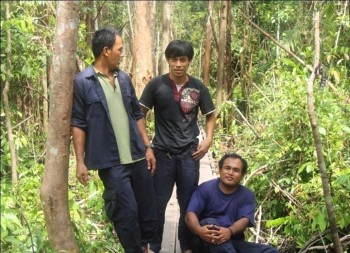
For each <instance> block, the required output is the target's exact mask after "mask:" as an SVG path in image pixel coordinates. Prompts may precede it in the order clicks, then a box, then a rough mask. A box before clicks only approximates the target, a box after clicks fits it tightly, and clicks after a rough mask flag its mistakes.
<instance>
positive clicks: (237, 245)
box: [185, 153, 277, 253]
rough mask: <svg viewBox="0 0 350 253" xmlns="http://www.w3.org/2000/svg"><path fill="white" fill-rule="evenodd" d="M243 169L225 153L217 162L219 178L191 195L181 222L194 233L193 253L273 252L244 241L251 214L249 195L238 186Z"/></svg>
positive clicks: (238, 159)
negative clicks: (183, 220)
mask: <svg viewBox="0 0 350 253" xmlns="http://www.w3.org/2000/svg"><path fill="white" fill-rule="evenodd" d="M247 167H248V165H247V162H246V161H245V160H244V159H243V158H242V157H241V156H240V155H238V154H236V153H231V154H226V155H224V156H223V157H222V158H221V160H220V161H219V173H220V177H219V178H217V179H212V180H209V181H207V182H204V183H202V184H201V185H200V186H199V187H198V188H197V189H196V190H195V192H194V193H193V195H192V197H191V199H190V202H189V205H188V208H187V213H186V218H185V220H186V224H187V225H188V227H189V228H190V229H191V230H192V231H193V233H194V234H195V236H194V238H193V244H194V246H193V252H194V253H205V252H210V253H236V252H239V253H277V250H276V249H275V248H273V247H271V246H268V245H264V244H258V243H252V242H246V241H245V240H244V234H243V232H244V230H245V229H246V228H247V227H252V226H253V225H254V211H255V196H254V194H253V192H252V191H250V190H249V189H248V188H246V187H244V186H243V185H241V184H240V182H241V179H242V178H243V176H244V175H245V174H246V172H247Z"/></svg>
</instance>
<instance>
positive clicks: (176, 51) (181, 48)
mask: <svg viewBox="0 0 350 253" xmlns="http://www.w3.org/2000/svg"><path fill="white" fill-rule="evenodd" d="M193 55H194V52H193V47H192V44H191V43H190V42H188V41H184V40H173V41H171V42H170V43H169V45H168V46H167V47H166V49H165V58H167V59H170V58H175V57H180V56H187V58H188V59H189V60H190V61H192V59H193Z"/></svg>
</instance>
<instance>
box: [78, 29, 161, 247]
mask: <svg viewBox="0 0 350 253" xmlns="http://www.w3.org/2000/svg"><path fill="white" fill-rule="evenodd" d="M92 51H93V54H94V57H95V62H94V63H93V64H92V65H91V66H89V67H88V68H87V69H85V70H84V71H82V72H81V73H79V74H78V75H77V76H76V78H75V80H74V100H73V112H72V132H73V143H74V150H75V155H76V161H77V170H76V176H77V178H78V180H79V182H80V183H82V184H84V185H86V184H87V182H88V181H89V177H90V173H89V170H91V169H96V170H98V174H99V177H100V178H101V180H102V181H103V185H104V188H105V189H104V193H103V198H104V201H105V209H106V213H107V216H108V218H109V219H110V220H112V222H113V224H114V228H115V230H116V232H117V234H118V237H119V240H120V243H121V244H122V246H123V248H124V251H125V252H126V253H141V252H147V248H148V247H147V243H148V242H149V241H150V240H151V238H153V237H154V232H155V230H156V224H157V220H156V219H157V216H156V205H155V204H156V203H155V195H154V189H153V187H152V176H151V174H153V173H154V171H155V165H156V161H155V157H154V154H153V150H152V149H151V148H148V147H149V144H150V141H149V139H148V136H147V132H146V125H145V121H144V117H143V113H142V111H141V109H140V105H139V103H138V100H137V98H136V95H135V90H134V88H133V85H132V83H131V80H130V78H129V76H128V75H127V74H126V73H124V72H123V71H121V70H119V68H118V66H119V61H120V59H121V57H123V43H122V39H121V37H120V35H119V34H118V32H116V31H114V30H111V29H101V30H98V31H96V32H95V33H94V36H93V39H92ZM145 157H146V159H145Z"/></svg>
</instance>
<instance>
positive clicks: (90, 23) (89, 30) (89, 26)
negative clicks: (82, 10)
mask: <svg viewBox="0 0 350 253" xmlns="http://www.w3.org/2000/svg"><path fill="white" fill-rule="evenodd" d="M85 4H86V7H87V8H88V9H89V11H88V12H87V13H86V17H85V24H86V37H85V41H86V45H87V46H88V47H89V46H91V42H92V35H93V33H94V31H95V22H94V20H95V19H94V18H93V14H94V11H93V10H94V1H93V0H87V1H86V2H85Z"/></svg>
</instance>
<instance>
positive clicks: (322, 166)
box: [307, 11, 343, 253]
mask: <svg viewBox="0 0 350 253" xmlns="http://www.w3.org/2000/svg"><path fill="white" fill-rule="evenodd" d="M319 18H320V13H319V11H317V12H316V14H315V18H314V21H315V24H314V30H315V59H314V67H313V71H312V73H311V75H310V77H309V80H308V85H307V104H308V109H309V111H308V112H309V113H308V114H309V119H310V124H311V129H312V135H313V138H314V144H315V148H316V155H317V164H318V167H319V170H320V174H321V179H322V189H323V195H324V198H325V203H326V208H327V213H328V219H329V225H330V230H331V235H332V241H333V245H334V250H335V252H336V253H342V252H343V248H342V245H341V243H340V240H339V234H338V230H337V222H336V218H335V213H334V207H333V204H332V196H331V190H330V185H329V178H328V174H327V169H326V163H325V160H324V156H323V147H322V141H321V136H320V132H319V128H318V124H317V116H316V112H315V104H314V102H315V98H314V94H313V84H314V81H315V77H316V70H317V68H318V66H319V60H320V29H319Z"/></svg>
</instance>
